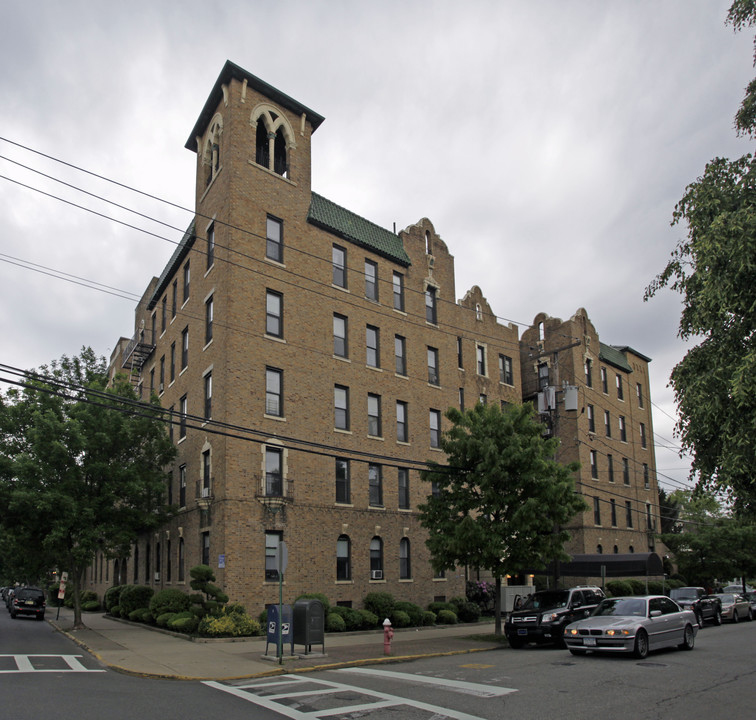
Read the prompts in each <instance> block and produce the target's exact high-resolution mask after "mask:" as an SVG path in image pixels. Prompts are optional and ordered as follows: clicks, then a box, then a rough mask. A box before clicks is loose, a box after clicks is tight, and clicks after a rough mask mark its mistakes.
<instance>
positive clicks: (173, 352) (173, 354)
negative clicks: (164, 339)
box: [169, 342, 176, 382]
mask: <svg viewBox="0 0 756 720" xmlns="http://www.w3.org/2000/svg"><path fill="white" fill-rule="evenodd" d="M169 373H170V378H171V379H170V382H173V381H174V380H175V379H176V343H175V342H172V343H171V361H170V368H169Z"/></svg>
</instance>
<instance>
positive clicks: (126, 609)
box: [118, 585, 155, 617]
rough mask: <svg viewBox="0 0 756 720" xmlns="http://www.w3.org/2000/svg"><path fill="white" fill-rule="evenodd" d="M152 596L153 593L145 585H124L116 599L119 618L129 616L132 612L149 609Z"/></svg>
mask: <svg viewBox="0 0 756 720" xmlns="http://www.w3.org/2000/svg"><path fill="white" fill-rule="evenodd" d="M154 594H155V591H154V590H153V589H152V588H151V587H147V586H146V585H126V586H125V587H124V588H123V590H121V594H120V596H119V598H118V604H119V605H120V606H121V617H125V616H127V615H130V614H131V613H132V612H134V610H140V609H142V608H149V605H150V599H151V598H152V596H153V595H154Z"/></svg>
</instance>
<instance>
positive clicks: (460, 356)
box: [457, 337, 464, 369]
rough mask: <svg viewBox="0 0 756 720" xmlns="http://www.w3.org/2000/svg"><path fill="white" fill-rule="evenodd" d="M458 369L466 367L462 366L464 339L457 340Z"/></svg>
mask: <svg viewBox="0 0 756 720" xmlns="http://www.w3.org/2000/svg"><path fill="white" fill-rule="evenodd" d="M457 367H458V368H460V369H462V368H463V367H464V365H463V364H462V338H461V337H458V338H457Z"/></svg>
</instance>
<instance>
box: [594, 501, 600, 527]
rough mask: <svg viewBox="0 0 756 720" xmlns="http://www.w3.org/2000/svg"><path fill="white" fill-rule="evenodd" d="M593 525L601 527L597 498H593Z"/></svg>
mask: <svg viewBox="0 0 756 720" xmlns="http://www.w3.org/2000/svg"><path fill="white" fill-rule="evenodd" d="M593 524H594V525H601V501H600V500H599V499H598V498H597V497H594V498H593Z"/></svg>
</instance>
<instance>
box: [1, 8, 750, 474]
mask: <svg viewBox="0 0 756 720" xmlns="http://www.w3.org/2000/svg"><path fill="white" fill-rule="evenodd" d="M6 5H7V7H6V9H5V13H4V21H5V22H4V24H5V32H4V37H3V44H2V46H0V62H1V63H2V67H3V73H2V76H0V136H2V138H3V139H2V140H0V155H1V156H2V158H3V159H0V175H2V176H3V179H0V212H1V213H2V217H3V220H4V222H3V230H2V234H1V235H0V253H1V254H0V260H2V261H3V262H0V334H1V337H2V344H0V348H1V349H2V352H0V363H3V364H7V365H12V366H15V367H22V368H33V367H39V366H40V365H42V364H45V363H49V362H50V361H51V360H53V359H55V358H58V357H60V356H61V355H62V354H68V355H73V354H77V353H78V352H79V350H80V348H81V347H82V346H84V345H89V346H91V347H92V348H93V349H94V350H95V351H96V352H97V353H98V354H102V355H105V356H109V355H110V352H111V350H112V348H113V345H114V343H115V341H116V340H117V339H118V337H119V336H121V335H126V336H130V335H131V334H132V332H133V312H134V307H135V304H136V300H137V299H138V298H139V297H140V296H141V294H142V292H143V291H144V289H145V287H146V285H147V283H148V282H149V280H150V278H151V277H152V276H153V275H158V274H160V271H161V270H162V268H163V266H164V264H165V262H166V261H167V259H168V258H169V257H170V255H171V253H172V251H173V249H174V245H173V244H172V243H175V242H177V241H178V240H179V239H180V234H181V230H182V229H183V228H185V227H186V226H187V225H188V224H189V222H190V220H191V214H190V213H189V212H186V211H183V210H180V209H177V208H175V207H170V206H167V205H165V204H161V203H159V202H156V201H153V200H150V199H148V198H147V197H144V196H138V195H134V194H133V193H129V192H126V191H125V190H123V189H120V188H118V187H116V186H114V185H111V184H107V183H105V182H102V181H99V180H97V179H95V178H92V177H87V176H85V175H82V174H81V173H78V172H76V171H74V170H73V169H71V168H66V167H64V166H62V165H60V164H57V163H54V162H52V161H50V160H46V159H45V158H43V157H40V156H38V155H35V154H33V153H30V152H29V151H27V150H24V149H22V148H20V147H18V146H16V145H13V144H11V143H10V142H8V141H11V142H12V143H18V144H21V145H23V146H27V147H29V148H31V149H33V150H36V151H39V152H42V153H45V154H47V155H50V156H53V157H55V158H59V159H63V160H65V161H66V162H68V163H71V164H72V165H76V166H79V167H83V168H86V169H88V170H90V171H92V172H94V173H97V174H98V175H102V176H105V177H107V178H111V179H113V180H116V181H118V182H119V183H122V184H123V185H126V186H130V187H133V188H137V189H139V190H140V191H142V192H144V193H148V194H150V195H154V196H156V197H159V198H162V199H165V200H168V201H170V202H172V203H174V204H175V205H177V206H180V207H181V208H191V207H192V205H193V198H194V171H195V155H194V154H193V153H191V152H190V151H188V150H186V149H184V143H185V142H186V140H187V138H188V136H189V133H190V131H191V129H192V127H193V125H194V122H195V120H196V119H197V116H198V115H199V112H200V110H201V108H202V106H203V104H204V102H205V100H206V98H207V95H208V93H209V91H210V89H211V87H212V85H213V83H214V82H215V80H216V78H217V76H218V73H219V72H220V70H221V67H222V66H223V63H224V62H225V61H226V60H227V59H229V60H232V61H233V62H235V63H237V64H238V65H241V66H242V67H243V68H245V69H246V70H248V71H250V72H251V73H253V74H255V75H257V76H258V77H260V78H261V79H263V80H265V81H266V82H269V83H270V84H271V85H273V86H274V87H276V88H278V89H280V90H281V91H283V92H285V93H286V94H288V95H290V96H292V97H294V98H295V99H297V100H299V101H300V102H302V103H303V104H305V105H307V106H309V107H311V108H312V109H313V110H315V111H317V112H318V113H320V114H322V115H324V116H325V118H326V121H325V122H324V123H323V125H322V126H321V127H320V128H319V130H318V131H317V133H316V134H315V136H314V138H313V167H312V169H313V177H312V187H313V190H315V191H316V192H318V193H320V194H322V195H324V196H325V197H327V198H329V199H330V200H333V201H334V202H336V203H338V204H340V205H342V206H344V207H346V208H348V209H350V210H352V211H354V212H357V213H359V214H360V215H363V216H364V217H366V218H368V219H369V220H372V221H373V222H376V223H378V224H379V225H382V226H384V227H387V228H393V226H394V224H395V225H396V227H397V229H403V228H405V227H407V226H409V225H411V224H414V223H415V222H417V221H418V220H420V219H421V218H423V217H427V218H429V219H430V220H431V222H433V224H434V226H435V228H436V231H437V232H438V233H439V234H440V235H441V237H442V238H443V239H444V240H445V242H446V243H447V245H448V247H449V250H450V251H451V252H452V254H454V255H455V257H456V278H457V296H458V298H461V297H462V296H463V295H464V294H465V292H466V291H467V290H468V289H469V288H470V287H471V286H472V285H478V286H480V287H481V289H482V291H483V293H484V294H485V295H486V297H487V298H488V300H489V302H490V304H491V307H492V309H493V311H494V312H495V313H496V314H497V315H499V316H500V318H502V321H505V320H506V321H514V322H517V323H521V324H525V325H527V324H530V322H532V319H533V317H534V316H535V315H536V314H537V313H538V312H541V311H544V312H547V313H548V314H550V315H552V316H555V317H561V318H564V319H566V318H568V317H570V316H571V315H572V314H574V312H575V311H576V310H577V309H578V308H579V307H585V308H586V309H587V311H588V314H589V316H590V317H591V319H592V321H593V323H594V324H595V326H596V328H597V330H598V332H599V334H600V337H601V339H602V341H604V342H606V343H609V344H615V345H630V346H632V347H633V348H635V349H637V350H639V351H640V352H642V353H644V354H646V355H648V356H650V357H651V358H653V363H652V364H651V380H652V400H653V402H654V404H655V414H654V423H655V432H656V443H657V464H658V468H659V472H660V484H661V485H662V486H663V487H666V488H667V489H675V488H676V487H679V486H680V484H681V483H682V482H683V481H684V480H685V478H686V476H687V467H688V465H687V462H686V460H685V459H684V458H683V459H679V458H678V457H677V453H676V452H675V451H674V449H672V450H670V449H668V448H669V447H670V446H672V447H674V446H675V445H676V442H675V441H674V439H673V424H674V423H673V420H672V416H674V403H673V398H672V394H671V392H670V390H669V388H668V387H667V382H668V377H669V373H670V370H671V368H672V367H673V366H674V364H675V363H676V362H678V361H679V360H680V359H681V358H682V356H683V355H684V353H685V346H684V345H683V344H682V343H681V342H680V341H679V340H678V339H677V336H676V333H677V323H678V319H679V312H680V305H679V300H678V298H677V297H676V296H674V295H673V294H672V293H670V292H668V291H667V292H663V293H661V294H660V295H659V297H657V298H656V299H654V300H652V301H651V302H649V303H644V302H643V291H644V288H645V287H646V285H647V284H648V283H649V282H650V281H651V280H652V279H653V277H654V276H655V275H656V274H657V273H658V272H660V271H661V270H662V269H663V267H664V265H665V263H666V260H667V258H668V257H669V254H670V252H671V251H672V249H673V248H674V245H675V244H676V242H677V241H678V240H679V239H680V238H681V237H683V235H684V228H679V227H675V228H672V227H670V221H671V218H672V211H673V209H674V206H675V203H676V202H677V201H678V200H679V199H680V197H681V196H682V194H683V192H684V189H685V187H686V185H687V184H688V183H690V182H692V181H693V180H695V179H696V177H698V176H699V175H700V174H701V173H702V172H703V169H704V167H705V164H706V162H707V161H708V160H710V159H712V158H714V157H716V156H727V157H736V156H739V155H742V154H744V153H746V152H750V151H751V149H752V148H751V146H752V143H750V142H746V141H745V140H742V139H738V138H737V137H736V135H735V132H734V130H733V116H734V113H735V112H736V110H737V107H738V104H739V103H740V100H741V98H742V95H743V89H744V87H745V86H746V84H747V83H748V82H749V80H750V79H751V76H752V73H753V69H752V51H753V47H752V42H753V38H752V35H751V34H750V33H748V32H746V33H739V34H735V33H734V32H733V30H732V29H731V28H730V27H726V26H725V25H724V20H725V17H726V13H727V9H728V7H729V5H730V0H723V1H718V0H665V1H664V2H658V1H652V0H625V1H624V2H622V1H620V0H616V1H614V2H606V1H604V0H596V1H590V0H569V1H565V0H541V1H540V2H527V3H525V2H521V1H516V0H498V1H486V0H467V2H466V3H459V2H451V1H448V0H436V1H434V2H431V1H429V0H428V1H425V2H413V1H412V0H404V1H403V2H395V1H393V0H388V1H387V0H373V1H372V2H361V1H359V0H351V1H347V0H298V1H290V2H287V1H286V0H278V1H276V2H273V1H271V2H268V1H267V0H256V1H247V2H241V1H239V0H228V1H226V2H211V1H207V0H205V1H204V2H194V1H193V0H184V1H183V2H168V1H163V2H154V0H153V1H152V2H149V3H146V2H142V1H141V0H136V1H133V0H132V2H130V3H128V4H126V3H124V4H122V5H119V6H116V5H115V4H114V3H103V2H94V1H92V2H85V1H83V0H80V1H79V2H76V1H73V2H72V1H70V0H69V1H68V2H65V3H61V2H57V1H55V0H41V1H38V2H36V3H25V4H23V7H22V4H21V3H13V4H12V6H11V5H10V4H6ZM10 160H13V161H16V162H18V163H22V164H24V165H27V166H30V167H32V168H34V169H36V170H39V171H42V172H46V173H49V174H51V175H54V176H55V177H58V178H64V179H65V180H66V181H67V182H70V183H71V184H73V185H75V186H77V187H83V188H86V189H88V190H89V191H90V192H93V193H97V194H99V195H102V196H104V197H107V198H108V199H109V200H114V201H116V202H120V203H122V204H124V205H126V206H128V207H131V208H135V209H137V210H138V211H139V212H141V213H143V214H145V215H147V216H149V217H150V218H156V219H158V220H160V221H162V222H165V223H168V224H169V225H172V226H174V227H176V228H178V229H177V230H171V229H169V228H166V227H164V226H160V225H157V224H155V223H152V222H149V221H148V220H146V219H143V218H137V217H135V216H133V215H132V214H129V213H126V212H125V211H122V210H117V209H115V208H113V207H112V206H108V205H105V204H103V203H102V202H98V201H96V200H95V199H93V198H87V197H83V196H82V195H81V194H80V193H77V192H75V191H73V190H72V189H67V188H64V187H62V186H60V185H59V184H56V183H53V182H51V181H49V180H46V179H45V178H43V177H41V176H40V175H37V174H33V173H31V172H30V171H28V170H25V169H23V168H22V167H20V166H19V165H16V164H14V163H12V162H10ZM8 178H9V179H8ZM19 183H25V184H27V185H29V186H31V187H32V188H35V189H36V190H44V191H45V192H48V193H51V194H54V195H56V196H58V197H62V198H66V199H68V200H70V201H71V202H74V203H77V204H80V205H84V206H86V207H89V208H92V209H95V210H97V211H98V212H102V213H104V214H107V215H108V216H111V217H115V218H118V219H120V220H122V221H123V222H126V223H129V224H132V225H135V226H138V227H140V228H143V229H146V230H149V231H150V232H152V233H155V234H156V235H159V236H161V237H164V238H167V240H164V239H160V238H158V237H155V236H154V235H148V234H145V233H143V232H140V231H138V230H135V229H132V228H129V227H126V226H123V225H118V224H116V223H114V222H113V221H112V220H109V219H105V218H100V217H97V216H95V215H92V214H91V213H87V212H84V211H82V210H80V209H77V208H76V207H74V206H72V205H69V204H64V203H62V202H61V201H60V200H56V199H52V198H50V197H47V196H44V195H42V194H40V193H39V192H37V191H36V190H33V189H29V188H25V187H23V186H21V185H20V184H19ZM16 258H18V259H20V260H21V261H23V262H24V263H25V264H26V267H20V266H19V265H18V264H17V262H18V261H17V260H16ZM29 263H35V264H36V265H37V266H38V267H36V270H31V269H29V266H28V264H29ZM39 266H44V268H50V269H52V270H54V271H56V272H57V273H68V274H69V275H70V276H76V278H84V279H86V280H87V281H90V282H91V281H94V282H98V283H102V284H104V285H107V286H109V288H101V289H100V290H93V289H91V288H90V287H85V286H83V285H81V284H76V283H77V282H81V281H80V280H75V278H74V277H69V278H68V281H66V280H63V279H57V278H54V277H51V276H50V275H49V274H43V269H42V267H39ZM44 272H48V271H44ZM111 293H115V294H111ZM130 294H131V295H130ZM123 296H125V297H123ZM521 330H522V328H521Z"/></svg>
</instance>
